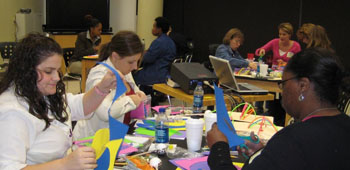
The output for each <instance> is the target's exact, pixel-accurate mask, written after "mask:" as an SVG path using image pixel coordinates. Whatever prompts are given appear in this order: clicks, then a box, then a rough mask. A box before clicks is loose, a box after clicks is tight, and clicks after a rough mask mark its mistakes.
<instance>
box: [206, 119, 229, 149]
mask: <svg viewBox="0 0 350 170" xmlns="http://www.w3.org/2000/svg"><path fill="white" fill-rule="evenodd" d="M220 141H223V142H226V143H227V142H228V140H227V138H226V136H225V135H224V134H223V133H222V132H221V131H220V130H219V128H218V126H217V125H216V123H214V124H213V125H212V127H211V129H210V130H209V131H208V133H207V143H208V146H209V148H211V146H213V145H214V144H215V143H216V142H220Z"/></svg>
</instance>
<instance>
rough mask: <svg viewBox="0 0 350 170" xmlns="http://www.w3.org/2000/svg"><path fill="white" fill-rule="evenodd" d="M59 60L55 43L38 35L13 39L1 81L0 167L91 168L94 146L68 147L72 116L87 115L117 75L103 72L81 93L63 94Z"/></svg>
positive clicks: (101, 99) (113, 86) (59, 54)
mask: <svg viewBox="0 0 350 170" xmlns="http://www.w3.org/2000/svg"><path fill="white" fill-rule="evenodd" d="M62 60H63V57H62V49H61V47H60V46H59V45H58V43H57V42H55V41H54V40H53V39H51V38H48V37H45V36H43V35H40V34H29V35H28V36H27V37H25V38H24V39H23V40H21V41H20V42H19V43H18V44H17V46H16V49H15V51H14V56H13V57H11V58H10V63H9V67H8V70H7V72H6V75H5V77H4V78H3V79H2V81H1V83H0V108H1V110H0V136H1V137H2V138H1V140H0V169H26V170H27V169H39V170H40V169H50V170H55V169H93V168H96V166H97V165H96V155H95V151H94V149H93V148H90V147H82V148H78V149H76V150H74V151H71V146H72V142H73V140H72V130H71V129H72V126H71V121H72V120H79V119H83V118H85V117H88V116H90V114H91V112H93V111H94V110H95V109H96V108H97V107H98V106H99V104H100V103H101V102H102V101H103V100H104V98H105V95H102V94H103V93H107V92H108V91H109V90H110V89H113V88H115V87H116V78H115V76H114V75H113V73H111V72H108V73H106V74H105V75H104V78H103V80H102V81H101V82H100V83H98V84H96V86H95V87H94V88H92V89H91V90H89V91H87V92H86V93H85V94H78V95H73V94H70V93H68V94H66V92H65V85H64V83H63V81H62V74H61V73H60V72H59V70H60V67H61V63H62V62H61V61H62ZM68 150H69V151H70V152H71V153H70V154H67V153H69V152H68Z"/></svg>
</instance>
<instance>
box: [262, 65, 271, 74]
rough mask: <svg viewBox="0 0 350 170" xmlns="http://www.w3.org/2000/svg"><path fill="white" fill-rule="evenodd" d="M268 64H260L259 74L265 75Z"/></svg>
mask: <svg viewBox="0 0 350 170" xmlns="http://www.w3.org/2000/svg"><path fill="white" fill-rule="evenodd" d="M268 68H269V66H268V65H267V64H260V75H261V76H267V69H268Z"/></svg>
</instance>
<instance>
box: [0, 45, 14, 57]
mask: <svg viewBox="0 0 350 170" xmlns="http://www.w3.org/2000/svg"><path fill="white" fill-rule="evenodd" d="M16 44H17V42H0V52H1V56H2V58H3V59H9V58H10V57H12V55H13V52H14V49H15V47H16Z"/></svg>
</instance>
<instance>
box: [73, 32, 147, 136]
mask: <svg viewBox="0 0 350 170" xmlns="http://www.w3.org/2000/svg"><path fill="white" fill-rule="evenodd" d="M143 50H144V47H143V44H142V43H141V40H140V38H139V37H138V36H137V34H135V33H134V32H132V31H120V32H118V33H117V34H116V35H114V36H113V38H112V40H111V42H109V43H107V44H105V45H104V46H103V47H102V49H101V51H100V54H99V60H100V61H101V62H103V63H106V64H108V65H109V66H111V67H112V68H114V69H115V70H117V71H119V72H120V73H121V74H122V75H124V84H125V86H126V87H127V92H126V94H123V95H122V96H120V97H119V98H118V99H117V100H116V101H115V102H114V103H113V105H112V106H111V103H112V99H113V97H114V93H115V91H111V92H110V93H109V94H108V95H107V97H106V98H105V100H103V102H102V103H101V105H100V106H99V107H98V108H97V109H96V111H95V114H94V115H92V117H90V118H88V119H85V120H80V121H78V123H77V125H76V126H75V127H74V131H73V134H74V138H76V139H80V138H84V137H88V136H93V135H94V134H95V132H96V131H97V130H99V129H101V128H108V127H109V124H108V109H109V108H110V107H111V116H112V117H114V118H116V119H117V120H119V121H120V122H123V123H124V124H129V123H130V119H131V118H130V111H132V110H135V109H136V108H137V107H138V106H139V105H140V103H141V102H142V101H143V100H145V99H146V95H145V94H144V93H143V92H142V91H140V90H139V88H138V87H137V86H136V84H135V81H134V78H133V77H132V74H131V71H133V70H136V69H137V63H138V61H139V60H140V58H141V55H142V53H143ZM107 71H108V68H107V67H105V66H103V65H97V66H95V67H94V68H92V69H91V70H90V72H89V75H88V78H87V81H86V90H90V89H91V88H93V87H94V86H95V85H96V84H98V83H99V82H100V81H101V80H102V78H103V75H104V74H106V72H107Z"/></svg>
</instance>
